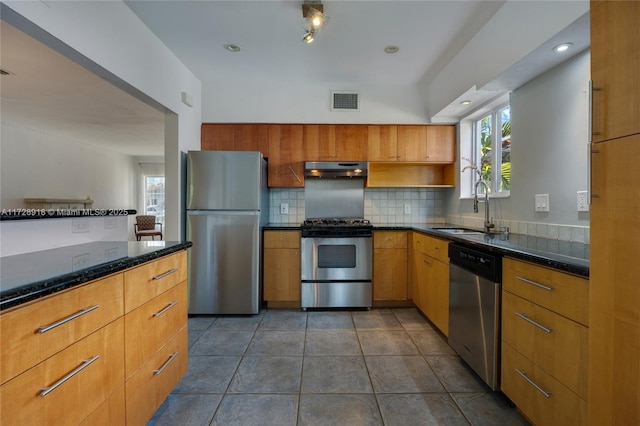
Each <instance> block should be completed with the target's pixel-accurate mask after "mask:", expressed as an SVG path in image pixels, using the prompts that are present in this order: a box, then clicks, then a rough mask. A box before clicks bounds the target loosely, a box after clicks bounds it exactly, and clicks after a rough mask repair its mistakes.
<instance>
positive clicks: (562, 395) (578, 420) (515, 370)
mask: <svg viewBox="0 0 640 426" xmlns="http://www.w3.org/2000/svg"><path fill="white" fill-rule="evenodd" d="M501 389H502V392H504V393H505V395H507V396H508V397H509V399H511V401H513V403H514V404H516V406H517V407H518V409H519V410H520V411H521V412H522V413H523V414H524V415H525V416H526V417H527V418H528V419H529V420H531V422H532V423H533V424H535V425H553V426H555V425H563V426H564V425H567V426H571V425H585V424H586V423H587V403H586V401H585V400H583V399H582V398H580V397H579V396H578V395H576V394H575V393H573V392H571V390H569V389H568V388H567V387H566V386H564V385H563V384H562V383H560V382H559V381H557V380H556V379H554V378H553V376H551V375H549V374H547V373H546V372H545V371H544V370H543V369H542V368H540V367H539V366H537V365H536V364H534V363H533V362H532V361H531V360H529V359H527V358H526V357H525V356H523V355H522V354H520V353H519V352H518V351H516V350H515V349H513V348H512V347H511V346H509V345H508V344H506V343H504V342H503V343H502V377H501Z"/></svg>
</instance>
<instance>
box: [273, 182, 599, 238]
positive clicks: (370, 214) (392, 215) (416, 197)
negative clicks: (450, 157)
mask: <svg viewBox="0 0 640 426" xmlns="http://www.w3.org/2000/svg"><path fill="white" fill-rule="evenodd" d="M444 191H445V190H443V189H440V188H365V190H364V217H365V218H366V219H369V220H370V221H371V223H373V224H374V225H378V226H381V225H402V224H407V225H409V224H424V223H450V224H455V225H459V226H465V227H469V228H477V229H481V228H482V226H483V221H484V216H483V215H481V214H478V215H475V214H474V215H471V216H464V215H445V213H444V196H445V192H444ZM282 203H286V204H288V207H289V213H288V214H282V213H280V205H281V204H282ZM407 205H408V206H410V207H409V209H408V212H405V206H407ZM269 206H270V207H269V222H270V223H272V224H290V225H299V224H300V223H302V221H304V188H271V189H270V190H269ZM495 224H496V226H498V227H508V228H509V231H510V232H511V233H512V234H522V235H531V236H534V237H542V238H548V239H550V240H559V241H569V242H576V243H584V244H589V240H590V231H589V227H588V226H575V225H563V224H551V223H539V222H524V221H516V220H502V219H495Z"/></svg>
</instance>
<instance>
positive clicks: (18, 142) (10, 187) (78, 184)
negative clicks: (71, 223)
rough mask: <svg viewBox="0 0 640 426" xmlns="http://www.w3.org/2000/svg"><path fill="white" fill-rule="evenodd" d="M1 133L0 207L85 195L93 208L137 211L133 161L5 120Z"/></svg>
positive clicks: (117, 154)
mask: <svg viewBox="0 0 640 426" xmlns="http://www.w3.org/2000/svg"><path fill="white" fill-rule="evenodd" d="M1 132H2V144H1V145H0V173H1V174H0V182H2V192H1V193H0V205H1V206H2V208H3V209H10V208H23V207H25V204H24V201H23V199H24V198H73V199H84V198H87V197H90V198H91V199H92V200H94V204H93V208H96V209H102V208H109V209H116V208H117V209H135V208H136V198H137V194H136V163H135V162H134V159H133V157H131V156H129V155H125V154H121V153H118V152H115V151H110V150H107V149H103V148H99V147H96V146H93V145H86V144H83V143H81V141H77V140H73V139H69V138H67V137H63V136H61V135H55V134H51V133H48V132H47V131H46V130H41V129H35V128H29V127H25V126H24V125H21V124H16V123H9V122H6V121H4V120H3V121H2V123H1Z"/></svg>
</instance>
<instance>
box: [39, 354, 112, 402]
mask: <svg viewBox="0 0 640 426" xmlns="http://www.w3.org/2000/svg"><path fill="white" fill-rule="evenodd" d="M98 358H100V355H96V356H94V357H93V358H91V359H85V360H83V361H82V363H81V364H80V365H79V366H77V367H76V368H75V369H74V370H73V371H72V372H70V373H69V374H67V375H66V376H64V377H63V378H62V379H60V380H58V381H57V382H55V383H54V384H52V385H51V386H49V387H47V388H41V389H40V396H42V397H45V396H47V395H49V394H50V393H51V392H53V391H54V390H56V388H58V387H59V386H60V385H62V384H63V383H64V382H66V381H67V380H69V379H70V378H72V377H73V376H75V375H76V374H78V373H79V372H81V371H82V370H84V369H85V368H87V367H88V366H90V365H91V364H93V363H94V362H95V361H97V360H98Z"/></svg>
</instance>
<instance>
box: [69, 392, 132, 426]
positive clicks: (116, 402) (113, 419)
mask: <svg viewBox="0 0 640 426" xmlns="http://www.w3.org/2000/svg"><path fill="white" fill-rule="evenodd" d="M124 397H125V393H124V383H122V385H121V386H120V389H118V390H117V391H115V393H114V394H113V395H111V396H110V397H109V398H108V399H107V400H106V401H105V402H103V403H102V404H101V405H100V406H98V408H96V409H95V410H94V411H93V413H91V414H89V417H87V418H86V419H84V420H83V421H82V423H80V426H113V425H124V424H125V423H126V421H125V418H126V416H125V398H124Z"/></svg>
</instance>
